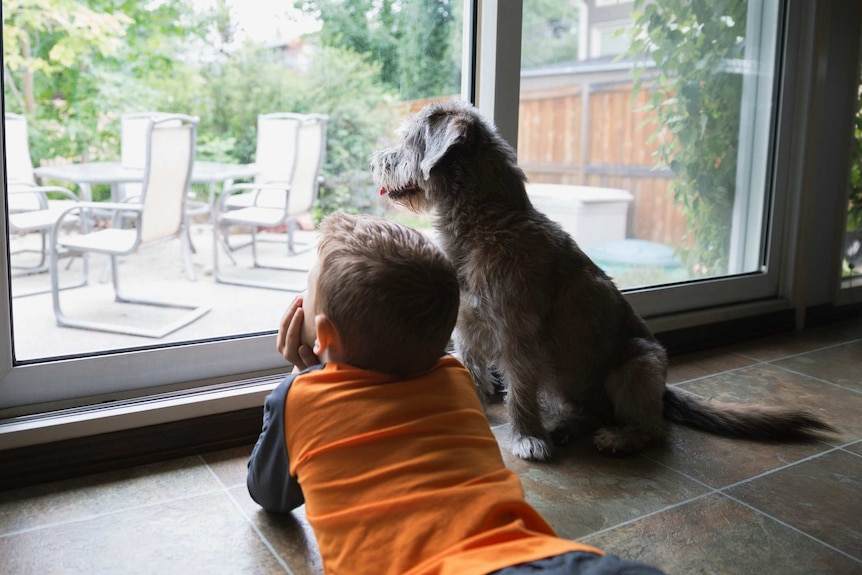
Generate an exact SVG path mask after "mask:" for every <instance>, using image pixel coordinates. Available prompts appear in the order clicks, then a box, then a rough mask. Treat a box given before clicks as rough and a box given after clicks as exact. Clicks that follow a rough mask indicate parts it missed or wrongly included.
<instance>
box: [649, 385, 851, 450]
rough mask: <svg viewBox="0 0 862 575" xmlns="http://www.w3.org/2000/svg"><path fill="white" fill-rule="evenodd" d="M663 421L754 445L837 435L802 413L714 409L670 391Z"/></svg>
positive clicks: (759, 409)
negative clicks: (826, 434)
mask: <svg viewBox="0 0 862 575" xmlns="http://www.w3.org/2000/svg"><path fill="white" fill-rule="evenodd" d="M664 417H665V419H667V420H669V421H672V422H674V423H679V424H682V425H686V426H688V427H692V428H694V429H699V430H701V431H706V432H708V433H712V434H715V435H721V436H724V437H731V438H735V439H753V440H757V441H774V442H795V441H811V440H813V439H816V438H817V437H819V432H824V431H828V432H833V433H834V432H837V429H835V428H834V427H832V426H831V425H829V424H828V423H824V422H823V421H821V420H819V419H817V418H816V417H814V416H813V415H811V414H810V413H807V412H805V411H800V410H795V409H772V408H764V407H750V408H749V407H747V408H737V407H731V406H727V405H725V404H722V405H714V404H709V403H706V402H701V401H698V400H697V399H696V398H694V397H693V396H691V395H688V394H686V393H684V392H681V391H679V390H676V389H673V388H667V389H665V392H664Z"/></svg>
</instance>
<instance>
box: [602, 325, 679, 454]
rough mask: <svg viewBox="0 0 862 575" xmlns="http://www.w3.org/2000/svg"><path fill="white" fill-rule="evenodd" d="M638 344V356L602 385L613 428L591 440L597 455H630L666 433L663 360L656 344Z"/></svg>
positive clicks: (665, 361)
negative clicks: (612, 419)
mask: <svg viewBox="0 0 862 575" xmlns="http://www.w3.org/2000/svg"><path fill="white" fill-rule="evenodd" d="M642 342H643V344H644V345H643V346H642V348H643V349H642V350H641V353H639V354H638V355H635V356H634V357H632V358H630V359H629V360H628V361H626V362H625V363H623V364H622V365H621V366H619V367H617V368H615V369H613V370H611V371H610V373H609V374H608V377H607V380H606V382H605V384H606V389H607V393H608V395H609V398H610V400H611V403H612V404H613V412H614V422H615V425H614V426H608V427H603V428H601V429H599V430H598V431H597V432H596V433H595V435H594V436H593V443H594V444H595V446H596V448H597V449H599V451H605V452H610V453H617V454H627V453H632V452H635V451H638V450H640V449H641V448H643V447H645V446H646V445H647V444H649V443H652V442H654V441H656V440H660V439H663V438H664V437H665V435H666V433H667V424H666V423H665V421H664V417H663V415H662V410H663V396H664V390H665V379H666V377H667V360H666V356H665V353H664V350H663V349H662V348H661V347H660V346H658V344H654V343H653V342H647V341H645V340H642Z"/></svg>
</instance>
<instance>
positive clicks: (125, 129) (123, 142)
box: [120, 112, 210, 281]
mask: <svg viewBox="0 0 862 575" xmlns="http://www.w3.org/2000/svg"><path fill="white" fill-rule="evenodd" d="M170 116H173V114H169V113H167V112H133V113H128V114H123V115H122V116H121V118H120V164H121V165H122V166H123V167H124V168H130V169H137V170H143V169H144V167H145V165H146V161H147V130H148V129H149V125H150V120H164V119H166V118H168V117H170ZM174 121H176V120H174ZM142 185H143V184H140V183H136V182H135V183H127V184H122V186H121V198H122V200H123V201H137V199H136V198H139V197H140V196H141V189H142ZM209 211H210V207H209V205H208V203H207V202H202V201H199V200H196V199H195V197H194V194H193V193H192V192H191V190H189V193H188V194H187V196H186V208H185V217H186V223H185V226H184V231H185V234H186V235H187V238H186V241H185V242H184V244H183V249H188V251H189V253H188V254H186V257H185V261H186V262H191V261H192V260H191V254H192V253H194V252H195V251H196V250H195V247H194V244H193V243H192V238H191V221H192V218H194V217H196V216H201V215H204V214H208V213H209ZM186 274H187V275H188V276H189V279H190V280H192V281H195V280H196V279H197V275H196V274H195V270H194V266H192V265H191V264H189V265H187V266H186Z"/></svg>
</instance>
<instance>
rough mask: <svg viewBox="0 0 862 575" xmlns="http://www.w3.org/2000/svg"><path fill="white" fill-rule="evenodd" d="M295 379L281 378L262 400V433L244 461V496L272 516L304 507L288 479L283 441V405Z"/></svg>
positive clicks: (295, 483) (296, 485) (294, 484)
mask: <svg viewBox="0 0 862 575" xmlns="http://www.w3.org/2000/svg"><path fill="white" fill-rule="evenodd" d="M295 377H296V375H288V376H287V377H285V378H284V381H282V382H281V383H280V384H279V385H278V387H276V388H275V389H274V390H272V393H270V394H269V395H268V396H267V397H266V400H265V401H264V405H263V430H262V431H261V433H260V437H259V438H258V440H257V443H256V444H255V446H254V449H253V450H252V452H251V458H250V459H249V461H248V477H247V478H246V485H247V486H248V493H249V495H251V498H252V499H254V500H255V501H256V502H257V503H258V504H259V505H260V506H261V507H263V508H264V509H265V510H267V511H270V512H272V513H289V512H290V511H292V510H294V509H296V508H297V507H299V506H300V505H302V504H303V503H305V497H304V496H303V494H302V488H301V487H300V485H299V482H298V481H297V479H296V477H294V476H292V475H290V456H289V455H288V453H287V443H286V442H285V439H284V406H285V403H284V402H285V400H286V399H287V392H288V390H289V389H290V384H291V383H293V380H294V378H295Z"/></svg>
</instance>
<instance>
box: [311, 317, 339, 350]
mask: <svg viewBox="0 0 862 575" xmlns="http://www.w3.org/2000/svg"><path fill="white" fill-rule="evenodd" d="M314 326H315V328H316V330H317V339H316V340H315V342H314V350H313V351H314V354H315V355H317V356H318V357H319V356H320V354H322V353H323V352H325V351H327V350H329V354H330V355H333V354H334V355H335V356H340V355H341V338H340V337H339V335H338V330H337V329H335V324H334V323H332V322H331V321H329V318H328V317H326V316H325V315H323V314H322V313H320V314H317V315H316V316H314Z"/></svg>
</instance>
